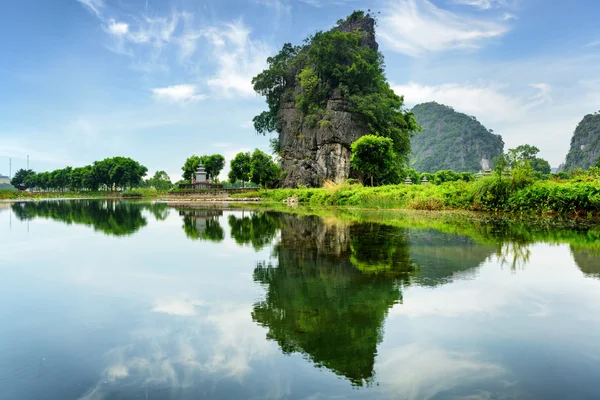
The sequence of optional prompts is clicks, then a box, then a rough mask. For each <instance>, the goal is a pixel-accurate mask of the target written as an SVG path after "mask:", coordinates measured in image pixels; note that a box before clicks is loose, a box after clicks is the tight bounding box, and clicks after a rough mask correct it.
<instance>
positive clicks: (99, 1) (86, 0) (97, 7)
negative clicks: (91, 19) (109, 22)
mask: <svg viewBox="0 0 600 400" xmlns="http://www.w3.org/2000/svg"><path fill="white" fill-rule="evenodd" d="M77 1H78V2H80V3H81V4H83V5H84V6H86V7H87V9H88V10H90V11H92V12H93V13H94V14H96V16H98V17H100V11H101V10H102V8H104V1H103V0H77Z"/></svg>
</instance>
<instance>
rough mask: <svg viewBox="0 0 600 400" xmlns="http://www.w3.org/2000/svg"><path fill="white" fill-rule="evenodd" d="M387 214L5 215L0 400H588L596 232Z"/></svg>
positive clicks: (191, 211)
mask: <svg viewBox="0 0 600 400" xmlns="http://www.w3.org/2000/svg"><path fill="white" fill-rule="evenodd" d="M386 218H388V217H376V216H371V217H368V216H367V217H365V216H364V215H361V216H360V218H359V217H356V216H355V217H354V218H350V217H348V216H344V217H343V218H341V217H333V216H328V217H323V218H322V217H316V216H298V215H292V214H283V213H280V212H255V211H241V210H224V209H218V208H204V209H202V208H175V207H173V208H169V207H167V206H166V205H164V204H163V205H161V204H154V205H152V204H143V203H118V202H109V201H73V202H67V201H63V202H52V201H49V202H39V203H23V204H12V205H8V204H0V399H19V400H27V399H51V400H53V399H60V400H63V399H89V400H91V399H94V400H96V399H107V400H108V399H200V398H209V399H315V400H316V399H330V398H335V399H345V398H349V399H464V398H467V399H600V379H599V377H600V251H599V249H600V244H599V241H598V240H597V239H598V238H600V230H598V229H591V230H586V231H580V232H574V231H557V230H551V229H545V230H541V229H533V228H531V227H528V226H526V225H523V224H512V223H486V224H472V225H470V224H468V223H466V222H464V223H461V222H460V221H454V222H451V223H432V222H428V221H427V218H425V219H423V218H421V220H419V219H415V218H410V217H406V218H404V217H399V219H398V220H397V221H391V220H388V219H386ZM358 220H361V221H363V222H361V223H359V222H356V221H358ZM364 221H370V222H364ZM434 228H437V229H439V230H436V229H434Z"/></svg>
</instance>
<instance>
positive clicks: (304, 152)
mask: <svg viewBox="0 0 600 400" xmlns="http://www.w3.org/2000/svg"><path fill="white" fill-rule="evenodd" d="M326 110H327V112H328V113H329V114H330V116H331V117H330V120H329V121H330V122H331V123H330V124H329V123H328V124H326V125H324V126H319V125H317V126H315V127H310V125H309V123H308V122H307V121H305V120H304V118H303V116H302V112H301V111H300V110H298V109H297V108H296V107H295V100H294V99H290V100H289V101H286V102H285V103H283V104H282V106H281V108H280V110H279V115H278V119H279V123H280V124H281V125H280V126H281V131H280V134H279V144H280V146H281V152H282V153H281V154H282V167H283V169H284V170H285V171H287V175H286V177H285V179H284V182H283V186H284V187H297V186H298V185H304V186H308V187H319V186H321V185H322V184H323V182H324V181H326V180H332V181H335V182H341V181H344V180H345V179H347V178H348V177H349V176H350V145H351V144H352V143H353V142H354V141H356V140H357V139H358V138H360V137H361V136H363V135H366V134H368V133H369V130H368V128H367V125H366V123H365V121H364V119H363V118H362V116H361V115H359V114H356V113H352V112H349V111H347V105H346V104H345V101H344V100H343V99H342V98H341V96H339V94H337V95H336V94H334V97H332V98H331V99H330V100H329V101H328V102H327V108H326Z"/></svg>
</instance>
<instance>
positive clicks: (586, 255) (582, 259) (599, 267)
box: [571, 245, 600, 279]
mask: <svg viewBox="0 0 600 400" xmlns="http://www.w3.org/2000/svg"><path fill="white" fill-rule="evenodd" d="M571 254H572V255H573V259H574V260H575V263H576V264H577V266H578V267H579V269H580V270H581V272H583V274H584V275H585V276H588V277H591V278H597V279H600V250H597V249H589V250H584V249H581V248H580V249H578V248H576V247H574V246H572V245H571Z"/></svg>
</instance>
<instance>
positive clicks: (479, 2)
mask: <svg viewBox="0 0 600 400" xmlns="http://www.w3.org/2000/svg"><path fill="white" fill-rule="evenodd" d="M452 2H453V3H454V4H464V5H467V6H473V7H477V8H480V9H482V10H487V9H490V8H492V4H493V1H492V0H453V1H452Z"/></svg>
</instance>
